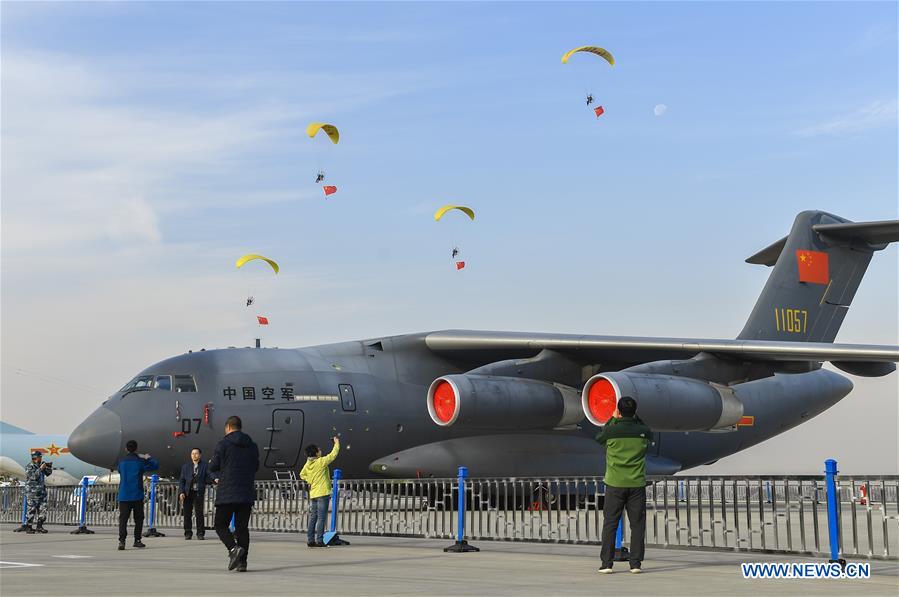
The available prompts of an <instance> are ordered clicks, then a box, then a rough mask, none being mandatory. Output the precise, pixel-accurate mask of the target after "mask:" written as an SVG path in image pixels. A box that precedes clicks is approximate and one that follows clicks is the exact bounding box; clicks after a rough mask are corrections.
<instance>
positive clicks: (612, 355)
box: [69, 211, 899, 479]
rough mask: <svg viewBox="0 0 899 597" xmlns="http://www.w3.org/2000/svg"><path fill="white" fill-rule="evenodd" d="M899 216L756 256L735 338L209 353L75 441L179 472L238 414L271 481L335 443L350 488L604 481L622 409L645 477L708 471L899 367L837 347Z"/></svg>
mask: <svg viewBox="0 0 899 597" xmlns="http://www.w3.org/2000/svg"><path fill="white" fill-rule="evenodd" d="M894 241H899V221H888V222H866V223H853V222H849V221H847V220H845V219H843V218H840V217H837V216H834V215H831V214H827V213H824V212H820V211H806V212H802V213H800V214H799V215H798V216H797V217H796V220H795V222H794V224H793V228H792V230H791V232H790V234H789V235H788V236H786V237H784V238H782V239H781V240H779V241H777V242H775V243H773V244H772V245H770V246H769V247H767V248H765V249H763V250H762V251H760V252H759V253H757V254H755V255H753V256H752V257H750V258H748V259H747V260H746V261H747V262H749V263H754V264H760V265H766V266H773V270H772V272H771V275H770V277H769V279H768V281H767V284H766V285H765V288H764V290H763V291H762V294H761V296H760V297H759V299H758V302H757V303H756V305H755V308H754V309H753V311H752V313H751V315H750V317H749V320H748V321H747V323H746V326H745V327H744V328H743V331H742V332H741V333H740V335H739V336H737V338H736V339H735V340H699V339H680V338H678V339H671V338H635V337H620V336H587V335H583V336H581V335H559V334H546V333H520V332H479V331H459V330H451V331H438V332H430V333H419V334H408V335H402V336H392V337H383V338H373V339H369V340H363V341H354V342H342V343H339V344H329V345H323V346H315V347H310V348H298V349H288V350H285V349H276V348H228V349H221V350H201V351H198V352H190V353H187V354H183V355H180V356H176V357H173V358H170V359H166V360H164V361H161V362H160V363H157V364H155V365H152V366H151V367H148V368H147V369H145V370H144V371H142V372H141V373H140V374H139V375H137V377H135V378H134V379H133V380H131V381H130V382H128V383H127V384H126V385H125V386H124V387H123V388H122V389H121V390H119V391H118V392H116V393H115V394H114V395H112V396H111V397H110V398H109V399H108V400H106V401H105V402H104V403H103V405H102V406H100V407H99V408H98V409H97V410H96V411H95V412H94V413H93V414H91V415H90V416H89V417H88V418H87V419H86V420H85V421H84V422H82V423H81V425H79V426H78V428H77V429H75V431H74V432H73V433H72V435H71V437H70V439H69V447H70V448H71V450H72V452H73V453H74V454H75V455H76V456H78V457H79V458H81V459H83V460H85V461H87V462H90V463H93V464H97V465H99V466H104V467H111V466H113V464H114V463H115V461H116V459H117V458H118V457H119V456H120V455H121V454H122V453H123V445H124V443H125V441H127V440H129V439H132V438H133V439H136V440H137V441H138V442H139V444H140V446H141V450H142V451H146V452H150V453H152V454H153V456H155V457H157V458H159V460H160V462H161V469H160V473H161V474H162V475H173V474H175V473H176V472H177V471H178V467H179V466H180V465H181V463H182V462H184V461H185V460H186V458H187V457H188V454H189V452H190V449H191V448H193V447H195V446H199V447H201V448H202V449H203V450H204V452H205V453H206V454H210V453H211V451H212V448H213V446H214V445H215V443H216V441H218V439H219V438H220V437H221V436H222V433H223V426H224V422H225V419H226V418H227V417H228V416H230V415H239V416H240V417H241V418H242V419H243V423H244V431H246V432H247V433H249V434H250V435H251V436H252V437H253V438H254V439H255V440H256V442H257V443H258V444H259V446H260V449H261V450H263V451H264V455H263V457H262V461H263V462H262V465H261V467H260V471H259V475H258V476H259V478H261V479H264V478H272V477H274V476H275V472H276V471H287V470H296V469H297V468H298V467H299V466H301V465H302V463H303V457H302V455H301V448H302V446H304V445H305V444H308V443H317V444H319V445H325V446H327V445H329V441H328V438H329V437H330V436H332V435H335V434H339V435H340V436H341V437H342V440H343V441H342V444H343V446H344V451H343V452H342V453H341V455H340V459H339V466H340V468H342V469H343V470H344V474H345V476H347V477H363V476H366V475H371V473H372V472H374V473H377V474H381V475H385V476H389V477H398V478H409V477H415V476H436V477H446V476H453V475H454V474H455V471H456V467H457V466H460V465H464V466H467V467H468V468H469V470H470V472H471V474H472V475H473V476H543V475H595V474H598V473H599V472H601V471H602V470H603V467H604V463H603V458H604V453H603V450H602V449H601V448H600V447H599V446H598V445H597V444H596V443H595V442H594V441H593V436H594V434H595V433H596V432H597V428H598V426H601V425H602V424H604V423H605V422H606V421H607V420H608V419H609V418H610V416H611V414H612V412H613V410H614V408H615V404H616V401H617V399H618V398H620V397H621V396H622V395H630V396H632V397H634V398H635V399H636V401H637V403H638V408H639V415H640V416H641V417H642V418H643V420H644V421H645V422H646V423H647V424H648V425H649V426H650V427H652V429H653V430H654V438H653V440H654V441H653V444H652V446H651V448H650V453H649V456H648V463H647V466H648V472H649V473H650V474H670V473H674V472H676V471H680V470H684V469H688V468H690V467H695V466H698V465H702V464H705V463H710V462H713V461H715V460H717V459H719V458H722V457H724V456H728V455H730V454H733V453H735V452H738V451H740V450H743V449H746V448H748V447H750V446H752V445H754V444H758V443H759V442H762V441H765V440H767V439H768V438H771V437H773V436H775V435H777V434H779V433H783V432H784V431H786V430H788V429H790V428H792V427H795V426H796V425H799V424H801V423H803V422H804V421H807V420H808V419H810V418H812V417H814V416H815V415H817V414H819V413H821V412H823V411H824V410H826V409H827V408H829V407H831V406H833V405H834V404H836V403H837V402H838V401H839V400H840V399H842V398H843V397H845V396H846V395H847V394H849V392H850V391H851V390H852V382H851V381H849V380H848V379H847V378H845V377H843V376H842V375H839V374H837V373H835V372H833V371H830V370H826V369H822V367H821V366H822V363H823V362H825V361H829V362H830V363H832V364H833V365H834V366H835V367H836V368H838V369H840V370H842V371H845V372H848V373H851V374H853V375H860V376H872V377H873V376H883V375H888V374H890V373H892V372H893V371H895V369H896V365H895V362H896V361H899V346H870V345H855V344H833V340H834V338H835V337H836V335H837V331H838V330H839V328H840V324H841V323H842V321H843V318H844V317H845V316H846V312H847V311H848V309H849V305H850V303H851V302H852V298H853V297H854V296H855V292H856V290H857V288H858V285H859V283H860V282H861V279H862V275H863V274H864V272H865V269H866V268H867V266H868V263H869V262H870V260H871V257H872V256H873V254H874V253H875V252H876V251H879V250H881V249H883V248H885V247H886V245H887V244H888V243H890V242H894Z"/></svg>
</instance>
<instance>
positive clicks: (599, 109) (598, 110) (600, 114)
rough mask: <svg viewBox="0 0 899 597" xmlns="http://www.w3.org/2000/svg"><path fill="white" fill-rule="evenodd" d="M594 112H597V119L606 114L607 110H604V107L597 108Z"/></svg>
mask: <svg viewBox="0 0 899 597" xmlns="http://www.w3.org/2000/svg"><path fill="white" fill-rule="evenodd" d="M593 111H594V112H596V117H597V118H599V117H600V116H602V114H603V112H605V110H603V109H602V106H597V107H596V108H593Z"/></svg>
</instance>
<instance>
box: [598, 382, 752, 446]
mask: <svg viewBox="0 0 899 597" xmlns="http://www.w3.org/2000/svg"><path fill="white" fill-rule="evenodd" d="M623 396H630V397H631V398H633V399H634V400H636V401H637V416H638V417H640V419H642V420H643V422H644V423H646V424H647V425H649V427H650V429H653V430H654V431H709V430H712V429H722V428H725V427H731V426H733V425H736V424H737V422H738V421H739V420H740V417H742V416H743V403H742V402H741V401H740V400H739V399H738V398H737V397H736V395H735V394H734V390H733V389H731V388H730V387H728V386H722V385H719V384H716V383H710V382H705V381H700V380H696V379H690V378H686V377H676V376H673V375H657V374H647V373H625V372H623V371H618V372H614V373H602V374H600V375H594V376H593V377H591V378H590V379H589V380H588V381H587V383H586V384H585V385H584V390H583V392H581V404H582V406H583V409H584V414H586V415H587V419H588V420H589V421H590V422H591V423H593V424H594V425H604V424H605V423H606V422H607V421H608V420H609V419H610V418H611V417H612V413H613V412H615V408H616V407H617V405H618V400H619V399H620V398H621V397H623Z"/></svg>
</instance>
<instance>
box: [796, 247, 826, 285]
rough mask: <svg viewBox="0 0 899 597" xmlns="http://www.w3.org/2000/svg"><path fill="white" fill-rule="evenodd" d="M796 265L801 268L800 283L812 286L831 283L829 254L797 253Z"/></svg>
mask: <svg viewBox="0 0 899 597" xmlns="http://www.w3.org/2000/svg"><path fill="white" fill-rule="evenodd" d="M796 265H797V266H798V267H799V281H800V282H808V283H810V284H827V283H828V282H830V267H829V266H828V264H827V253H822V252H821V251H803V250H798V251H796Z"/></svg>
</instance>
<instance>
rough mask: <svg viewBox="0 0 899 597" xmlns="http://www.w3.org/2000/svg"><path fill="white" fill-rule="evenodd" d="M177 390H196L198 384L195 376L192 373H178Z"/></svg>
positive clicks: (176, 379)
mask: <svg viewBox="0 0 899 597" xmlns="http://www.w3.org/2000/svg"><path fill="white" fill-rule="evenodd" d="M175 391H176V392H196V391H197V384H196V383H195V382H194V378H193V376H191V375H176V376H175Z"/></svg>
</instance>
